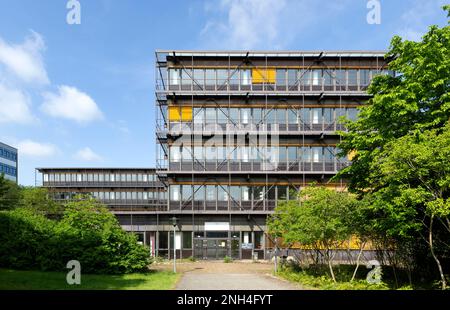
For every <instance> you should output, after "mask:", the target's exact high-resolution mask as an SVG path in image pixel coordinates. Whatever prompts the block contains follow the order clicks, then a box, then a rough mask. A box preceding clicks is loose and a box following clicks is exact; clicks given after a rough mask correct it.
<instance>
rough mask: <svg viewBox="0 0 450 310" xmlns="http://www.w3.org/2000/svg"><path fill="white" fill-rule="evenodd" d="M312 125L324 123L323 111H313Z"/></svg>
mask: <svg viewBox="0 0 450 310" xmlns="http://www.w3.org/2000/svg"><path fill="white" fill-rule="evenodd" d="M311 112H312V123H313V124H320V123H321V122H322V109H311Z"/></svg>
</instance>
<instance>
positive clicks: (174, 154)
mask: <svg viewBox="0 0 450 310" xmlns="http://www.w3.org/2000/svg"><path fill="white" fill-rule="evenodd" d="M180 149H181V146H171V147H170V161H171V162H174V163H179V162H180V161H181V150H180Z"/></svg>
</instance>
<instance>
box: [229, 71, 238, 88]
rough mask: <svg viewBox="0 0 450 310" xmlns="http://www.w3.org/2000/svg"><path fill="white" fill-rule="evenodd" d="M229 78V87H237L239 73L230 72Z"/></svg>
mask: <svg viewBox="0 0 450 310" xmlns="http://www.w3.org/2000/svg"><path fill="white" fill-rule="evenodd" d="M230 74H231V76H230V85H239V71H238V70H234V71H232V72H231V73H230Z"/></svg>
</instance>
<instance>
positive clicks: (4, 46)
mask: <svg viewBox="0 0 450 310" xmlns="http://www.w3.org/2000/svg"><path fill="white" fill-rule="evenodd" d="M44 50H45V43H44V40H43V39H42V36H41V35H40V34H38V33H36V32H34V31H31V34H30V35H29V36H28V37H27V38H25V41H24V42H23V43H22V44H9V43H7V42H5V41H4V40H3V39H2V38H0V64H2V65H3V66H4V67H5V68H6V69H7V71H8V73H10V74H12V75H13V76H15V77H16V78H18V79H20V80H22V81H25V82H27V83H38V84H48V83H50V81H49V78H48V76H47V71H46V70H45V65H44V61H43V58H42V52H43V51H44ZM0 68H1V66H0Z"/></svg>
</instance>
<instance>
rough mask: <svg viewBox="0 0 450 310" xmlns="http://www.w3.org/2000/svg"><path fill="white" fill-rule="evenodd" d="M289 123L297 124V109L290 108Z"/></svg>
mask: <svg viewBox="0 0 450 310" xmlns="http://www.w3.org/2000/svg"><path fill="white" fill-rule="evenodd" d="M287 113H288V123H289V124H292V125H295V124H297V110H292V109H288V110H287Z"/></svg>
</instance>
